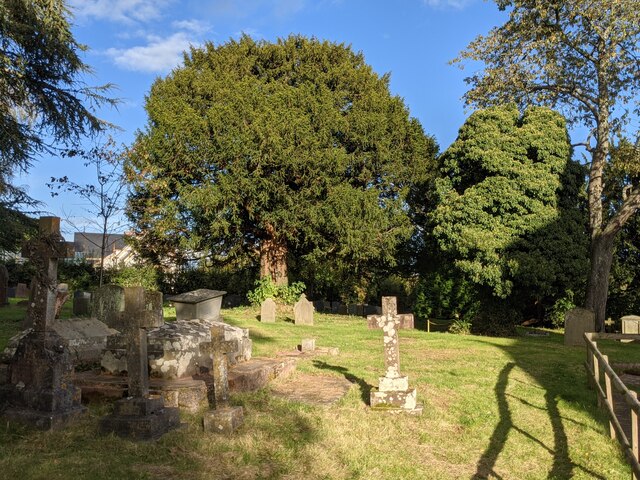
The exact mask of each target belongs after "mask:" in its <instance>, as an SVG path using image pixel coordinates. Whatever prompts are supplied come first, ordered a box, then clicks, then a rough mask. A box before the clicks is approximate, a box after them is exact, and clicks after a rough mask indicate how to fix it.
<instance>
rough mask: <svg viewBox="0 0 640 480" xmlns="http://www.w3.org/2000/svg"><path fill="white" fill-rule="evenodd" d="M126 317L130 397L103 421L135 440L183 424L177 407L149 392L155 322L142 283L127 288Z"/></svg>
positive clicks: (110, 429)
mask: <svg viewBox="0 0 640 480" xmlns="http://www.w3.org/2000/svg"><path fill="white" fill-rule="evenodd" d="M124 303H125V309H124V317H125V319H126V325H127V328H126V329H124V330H123V332H122V334H123V336H124V337H125V339H126V345H127V368H128V370H127V374H128V384H129V389H128V392H127V393H128V397H127V398H123V399H120V400H118V401H117V402H115V404H114V410H113V413H112V414H111V415H108V416H106V417H104V418H102V420H101V421H100V430H101V432H102V433H111V432H113V433H115V434H116V435H118V436H121V437H125V438H131V439H134V440H152V439H156V438H159V437H161V436H162V435H164V434H165V433H166V432H168V431H169V430H171V429H174V428H176V427H178V426H179V425H180V415H179V411H178V409H177V408H169V407H165V405H164V400H163V399H162V397H160V396H156V397H151V396H150V395H149V370H148V366H149V364H148V361H149V360H148V356H147V332H146V330H145V328H147V327H149V326H150V325H153V319H152V315H150V313H151V312H149V310H147V309H146V306H145V292H144V289H143V288H142V287H127V288H125V289H124Z"/></svg>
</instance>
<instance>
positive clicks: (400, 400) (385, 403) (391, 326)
mask: <svg viewBox="0 0 640 480" xmlns="http://www.w3.org/2000/svg"><path fill="white" fill-rule="evenodd" d="M382 309H383V312H384V313H383V315H372V316H371V317H373V318H371V317H368V318H369V319H370V320H374V321H375V322H376V324H377V326H378V327H379V328H382V332H383V334H384V339H383V343H384V365H385V374H384V377H380V378H379V388H378V390H372V391H371V397H370V403H371V407H372V408H378V409H386V410H402V411H406V412H409V413H416V414H420V413H422V406H421V405H418V404H417V403H416V390H415V389H409V379H408V377H407V376H406V375H401V374H400V342H399V339H398V326H399V325H400V316H399V315H398V314H397V310H396V297H382Z"/></svg>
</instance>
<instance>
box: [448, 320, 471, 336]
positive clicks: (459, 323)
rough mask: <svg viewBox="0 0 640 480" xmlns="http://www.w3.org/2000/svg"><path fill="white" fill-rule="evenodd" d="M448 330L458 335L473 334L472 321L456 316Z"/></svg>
mask: <svg viewBox="0 0 640 480" xmlns="http://www.w3.org/2000/svg"><path fill="white" fill-rule="evenodd" d="M448 332H449V333H454V334H456V335H471V322H470V321H469V320H464V319H460V318H456V319H455V320H454V321H453V322H451V325H449V329H448Z"/></svg>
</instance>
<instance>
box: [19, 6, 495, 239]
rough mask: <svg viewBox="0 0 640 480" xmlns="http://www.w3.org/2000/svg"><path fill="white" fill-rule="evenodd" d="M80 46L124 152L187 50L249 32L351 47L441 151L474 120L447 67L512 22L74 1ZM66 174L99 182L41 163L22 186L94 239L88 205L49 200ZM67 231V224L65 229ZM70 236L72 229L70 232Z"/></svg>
mask: <svg viewBox="0 0 640 480" xmlns="http://www.w3.org/2000/svg"><path fill="white" fill-rule="evenodd" d="M68 3H69V5H70V6H71V9H72V11H73V14H74V17H73V19H72V22H73V25H74V26H73V32H74V35H75V37H76V39H77V40H78V41H79V42H81V43H83V44H85V45H87V46H88V47H89V51H88V52H86V54H85V55H84V59H85V61H86V63H88V64H89V65H91V66H92V68H93V70H94V75H93V76H92V77H90V78H89V79H88V83H90V84H92V85H101V84H105V83H114V84H116V85H117V88H116V89H115V90H113V92H112V93H113V96H116V97H118V98H120V99H121V100H122V103H121V104H120V106H119V107H118V109H117V110H113V109H109V110H102V111H100V112H99V114H100V116H101V118H104V119H105V120H108V121H110V122H112V123H114V124H116V125H118V126H119V127H120V128H121V131H118V132H113V136H114V137H115V138H116V140H117V141H118V142H119V143H125V144H128V143H130V142H131V141H132V140H133V138H134V135H135V132H136V130H138V129H143V128H144V127H145V124H146V113H145V111H144V98H145V95H146V94H147V93H148V91H149V88H150V87H151V84H152V82H153V81H154V79H155V78H157V77H159V76H160V77H162V76H165V75H167V74H168V73H169V72H170V71H171V70H172V69H173V68H175V67H178V66H179V65H180V64H181V61H182V51H184V50H185V49H187V48H188V47H189V45H194V46H197V45H201V44H202V43H203V42H204V41H207V40H208V41H213V42H214V43H215V44H220V43H224V42H226V41H228V40H229V39H230V38H232V37H233V38H238V37H239V36H240V35H241V34H242V32H244V33H246V34H249V35H251V36H252V37H253V38H256V39H265V40H269V41H272V40H275V39H277V38H278V37H286V36H288V35H289V34H292V33H294V34H303V35H306V36H315V37H317V38H319V39H322V40H330V41H334V42H338V43H345V44H348V45H351V47H352V48H353V49H354V50H356V51H361V52H362V53H363V54H364V57H365V60H366V61H367V63H369V64H370V65H371V66H372V67H373V68H374V70H375V71H376V72H378V73H380V74H382V73H386V72H389V73H390V74H391V91H392V93H393V94H395V95H399V96H400V97H402V98H404V100H405V103H406V104H407V106H408V107H409V109H410V111H411V115H412V116H414V117H416V118H418V120H419V121H420V122H421V123H422V125H423V127H424V129H425V131H426V132H427V133H428V134H430V135H433V136H435V138H436V140H437V141H438V143H439V144H440V148H441V149H442V150H444V149H446V147H447V146H449V144H450V143H451V142H452V141H453V140H454V139H455V137H456V134H457V131H458V129H459V128H460V126H461V125H462V123H463V122H464V120H465V118H466V116H467V115H468V113H469V112H468V111H465V107H464V105H463V103H462V101H461V97H462V95H463V94H464V92H465V90H466V86H465V83H464V77H465V76H468V75H470V74H471V73H472V71H473V69H474V68H478V67H479V66H473V65H469V66H467V68H466V70H464V71H461V70H460V69H459V68H458V67H457V66H451V65H449V64H448V62H449V61H450V60H451V59H453V58H454V57H455V56H456V55H457V54H458V52H460V50H462V49H464V48H465V47H466V45H467V44H468V43H469V42H470V41H471V40H473V39H474V38H475V37H476V36H477V35H480V34H485V33H487V32H488V31H489V30H490V29H491V28H492V27H494V26H497V25H500V24H502V23H503V22H504V21H505V19H506V14H505V13H504V12H499V11H498V9H497V8H496V6H495V4H494V3H492V2H486V1H483V0H396V1H388V0H368V1H367V0H316V1H312V0H242V1H240V0H182V1H180V0H68ZM63 175H67V176H69V178H71V179H72V180H74V181H76V182H79V183H83V182H90V181H91V179H92V176H91V171H90V170H89V169H86V168H84V167H83V165H82V162H80V161H74V160H70V159H62V158H50V157H43V158H41V159H40V160H39V161H38V162H37V163H36V164H35V165H34V167H33V168H32V169H31V170H30V172H29V174H28V175H27V176H25V177H20V178H18V179H17V180H18V183H21V184H26V185H28V186H29V192H30V194H31V195H32V196H33V197H34V198H36V199H38V200H41V201H43V202H44V203H45V207H44V209H45V210H46V211H47V212H48V213H50V214H53V215H58V216H61V217H62V218H63V219H65V218H67V217H70V218H71V219H72V220H73V223H74V224H76V225H77V226H78V227H79V228H80V229H83V228H86V230H87V231H95V228H92V227H91V225H90V222H88V221H87V218H86V217H89V215H88V214H87V212H86V211H85V210H84V208H83V205H82V202H81V201H80V200H79V199H78V198H76V197H73V196H69V195H60V196H58V197H55V198H51V196H50V194H49V189H48V188H47V187H46V185H45V183H46V182H47V181H48V180H49V179H50V177H51V176H58V177H59V176H63ZM63 226H64V222H63ZM64 228H65V233H66V234H68V233H70V232H71V231H72V230H73V227H72V226H71V225H70V224H68V223H67V224H66V226H65V227H64Z"/></svg>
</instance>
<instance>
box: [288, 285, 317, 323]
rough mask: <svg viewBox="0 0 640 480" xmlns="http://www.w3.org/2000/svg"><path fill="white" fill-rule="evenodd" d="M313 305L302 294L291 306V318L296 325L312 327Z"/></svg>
mask: <svg viewBox="0 0 640 480" xmlns="http://www.w3.org/2000/svg"><path fill="white" fill-rule="evenodd" d="M313 310H314V308H313V303H311V302H310V301H309V300H307V296H306V295H305V294H304V293H303V294H302V295H300V299H299V300H298V301H297V302H296V304H295V305H294V306H293V318H294V320H295V323H296V325H313Z"/></svg>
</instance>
